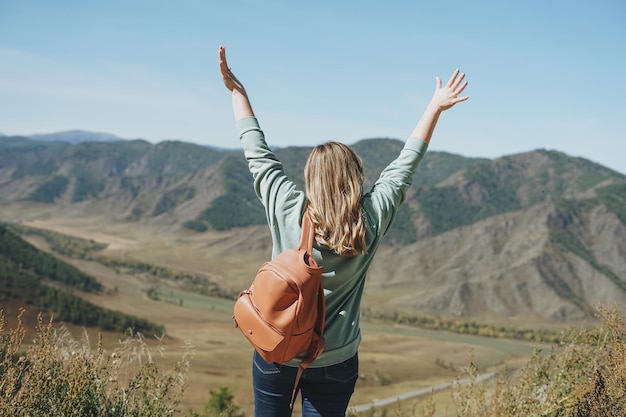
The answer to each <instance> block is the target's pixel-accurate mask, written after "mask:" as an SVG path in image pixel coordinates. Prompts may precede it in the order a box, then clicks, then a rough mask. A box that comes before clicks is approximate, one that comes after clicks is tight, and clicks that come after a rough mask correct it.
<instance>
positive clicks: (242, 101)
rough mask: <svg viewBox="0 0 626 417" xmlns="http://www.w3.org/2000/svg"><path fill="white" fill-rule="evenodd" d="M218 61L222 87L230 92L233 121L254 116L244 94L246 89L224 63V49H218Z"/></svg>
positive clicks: (221, 47)
mask: <svg viewBox="0 0 626 417" xmlns="http://www.w3.org/2000/svg"><path fill="white" fill-rule="evenodd" d="M219 61H220V72H221V73H222V81H224V85H225V86H226V88H228V89H229V90H230V91H231V92H232V101H233V113H234V116H235V120H240V119H242V118H244V117H249V116H254V112H253V111H252V106H251V105H250V100H249V99H248V94H247V93H246V89H245V88H243V84H241V81H239V80H238V79H237V77H235V74H233V72H232V71H231V70H230V68H229V67H228V62H226V48H224V47H223V46H220V49H219Z"/></svg>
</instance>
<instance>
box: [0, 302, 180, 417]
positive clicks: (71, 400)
mask: <svg viewBox="0 0 626 417" xmlns="http://www.w3.org/2000/svg"><path fill="white" fill-rule="evenodd" d="M23 312H24V311H23V310H22V311H21V313H20V315H19V316H18V325H17V327H16V328H14V329H12V330H10V331H9V332H8V333H7V332H6V321H5V316H4V313H3V312H2V311H0V415H3V416H16V417H19V416H35V415H54V416H94V417H95V416H110V417H123V416H157V417H160V416H172V415H174V413H175V412H176V411H177V410H176V407H177V406H178V403H179V401H180V397H181V395H182V393H183V391H184V389H185V388H186V386H187V379H186V373H187V370H188V366H189V358H190V351H189V350H187V351H186V352H185V353H184V354H183V356H182V358H181V359H180V360H179V361H178V363H177V364H176V365H175V366H174V368H173V369H172V370H170V371H167V372H165V371H163V370H161V369H160V368H159V367H158V366H157V365H156V362H155V354H157V353H161V354H162V353H163V347H162V345H159V346H158V347H157V348H154V349H151V348H149V347H148V345H147V344H146V342H145V340H144V339H143V337H142V336H141V334H139V333H138V334H131V335H129V336H128V337H127V339H125V340H124V341H122V342H120V344H119V346H118V347H117V348H116V349H114V350H113V351H112V352H111V353H108V352H106V351H105V350H104V348H103V347H102V342H101V340H99V341H98V345H97V348H96V350H95V351H94V350H93V349H92V348H91V346H90V343H89V339H88V337H87V334H86V333H85V334H84V335H83V338H82V339H81V340H77V339H75V338H74V337H73V336H72V335H71V334H70V332H69V331H68V330H67V329H66V328H64V327H60V328H57V329H55V328H53V326H52V320H50V321H49V322H48V323H44V321H43V319H42V316H41V315H40V316H39V319H38V325H37V331H36V338H35V341H34V342H33V343H32V345H31V346H30V347H29V348H28V350H27V351H26V352H20V351H19V348H20V346H21V344H22V342H23V339H24V335H25V333H26V330H25V327H24V325H23V323H22V315H23Z"/></svg>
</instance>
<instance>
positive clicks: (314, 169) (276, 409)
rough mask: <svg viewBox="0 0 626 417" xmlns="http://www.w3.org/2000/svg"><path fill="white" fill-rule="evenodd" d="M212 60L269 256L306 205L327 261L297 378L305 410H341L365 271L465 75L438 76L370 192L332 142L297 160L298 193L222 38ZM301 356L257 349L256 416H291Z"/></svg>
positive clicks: (339, 414)
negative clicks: (309, 346)
mask: <svg viewBox="0 0 626 417" xmlns="http://www.w3.org/2000/svg"><path fill="white" fill-rule="evenodd" d="M219 64H220V71H221V73H222V79H223V81H224V85H225V86H226V88H228V90H230V91H231V93H232V104H233V112H234V115H235V120H236V123H237V128H238V130H239V134H240V139H241V142H242V144H243V148H244V153H245V157H246V159H247V161H248V165H249V168H250V171H251V173H252V176H253V178H254V188H255V191H256V193H257V195H258V197H259V199H260V200H261V202H262V203H263V205H264V207H265V211H266V216H267V221H268V224H269V227H270V232H271V236H272V242H273V249H272V256H276V255H278V254H279V253H281V252H282V251H284V250H285V249H287V248H295V247H297V246H298V243H299V241H300V233H301V229H300V224H301V220H302V216H303V213H304V212H305V210H306V211H308V213H309V215H310V218H311V221H312V222H313V224H314V225H315V234H316V236H315V245H314V249H313V257H314V258H315V260H316V261H317V263H318V265H320V266H322V267H323V268H324V274H323V281H324V292H325V301H326V322H325V329H324V339H325V342H326V346H325V349H324V353H322V355H321V356H320V357H318V358H317V359H316V360H315V361H314V362H313V364H312V365H310V367H309V368H308V369H307V370H306V371H305V373H304V374H303V375H302V378H301V380H300V384H299V390H300V393H301V396H302V414H303V416H306V417H309V416H323V417H335V416H336V417H343V416H345V414H346V410H347V407H348V403H349V401H350V397H351V396H352V393H353V392H354V387H355V384H356V380H357V377H358V356H357V350H358V346H359V343H360V341H361V332H360V328H359V314H360V302H361V296H362V294H363V287H364V284H365V277H366V272H367V270H368V267H369V266H370V264H371V262H372V259H373V256H374V254H375V253H376V250H377V249H378V247H379V245H380V240H381V238H382V237H383V235H384V234H385V233H386V232H387V230H388V229H389V226H390V224H391V222H392V221H393V218H394V216H395V213H396V211H397V209H398V206H399V205H400V204H401V203H402V201H403V200H404V195H405V192H406V190H407V189H408V188H409V186H410V185H411V181H412V178H413V174H414V173H415V170H416V168H417V165H418V163H419V161H420V160H421V159H422V156H423V155H424V153H425V152H426V148H427V146H428V143H429V142H430V138H431V136H432V133H433V130H434V128H435V125H436V123H437V120H438V118H439V115H440V114H441V112H442V111H444V110H447V109H449V108H450V107H452V106H454V105H455V104H457V103H459V102H461V101H465V100H467V98H468V97H467V96H463V97H459V95H460V94H461V93H462V92H463V90H464V89H465V87H466V86H467V82H463V79H464V74H459V71H458V70H456V71H455V72H454V74H453V75H452V77H451V78H450V81H448V83H447V84H446V85H445V86H443V85H442V82H441V80H440V79H439V78H438V77H437V87H436V89H435V93H434V94H433V97H432V99H431V100H430V103H429V104H428V106H427V107H426V110H425V111H424V114H423V115H422V117H421V118H420V120H419V122H418V123H417V125H416V126H415V129H414V130H413V132H412V134H411V135H410V137H409V139H408V140H407V142H406V144H405V145H404V148H403V149H402V151H401V152H400V155H399V156H398V157H397V158H396V159H395V160H394V161H393V162H392V163H391V164H389V166H387V168H385V169H384V170H383V172H382V173H381V174H380V177H379V178H378V180H377V181H376V183H375V184H374V186H373V187H372V189H371V190H370V191H369V192H368V193H366V194H364V193H363V190H362V187H363V165H362V163H361V160H360V159H359V157H358V156H357V155H356V154H355V153H354V152H353V151H352V150H351V149H350V148H349V147H348V146H346V145H343V144H341V143H338V142H329V143H325V144H323V145H319V146H317V147H315V148H314V149H313V151H312V152H311V154H310V155H309V157H308V160H307V162H306V166H305V168H304V174H305V188H306V189H305V192H303V191H301V190H298V189H296V186H295V185H294V183H293V182H292V181H291V180H289V178H287V177H286V176H285V173H284V171H283V167H282V164H281V162H280V161H279V160H278V159H277V158H276V156H275V155H274V153H273V152H272V151H271V150H270V148H269V147H268V145H267V143H266V142H265V138H264V135H263V132H262V131H261V129H260V127H259V124H258V122H257V119H256V118H255V116H254V112H253V111H252V106H251V105H250V100H249V99H248V95H247V94H246V90H245V89H244V87H243V85H242V84H241V82H239V80H238V79H237V78H236V77H235V76H234V75H233V73H232V72H231V70H230V68H229V67H228V64H227V62H226V51H225V49H224V47H222V46H220V48H219ZM298 364H299V361H298V360H294V361H293V362H289V363H287V364H283V365H281V364H276V363H267V362H265V361H264V360H263V359H262V358H261V356H260V355H259V354H258V353H256V351H255V352H254V357H253V366H252V379H253V386H254V406H255V407H254V415H255V416H256V417H289V416H290V415H291V408H290V406H289V404H290V401H291V394H292V388H293V381H294V379H295V375H296V372H297V368H298Z"/></svg>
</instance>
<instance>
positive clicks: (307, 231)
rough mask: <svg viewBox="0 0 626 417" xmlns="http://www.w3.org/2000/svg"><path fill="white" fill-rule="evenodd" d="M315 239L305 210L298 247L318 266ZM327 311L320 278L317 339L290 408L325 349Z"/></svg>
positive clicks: (297, 377) (300, 375)
mask: <svg viewBox="0 0 626 417" xmlns="http://www.w3.org/2000/svg"><path fill="white" fill-rule="evenodd" d="M314 239H315V227H314V226H313V222H311V219H310V218H309V212H308V211H306V210H305V212H304V215H303V216H302V235H301V236H300V245H299V246H298V249H299V250H301V249H305V250H306V253H307V254H308V257H309V262H310V263H313V264H314V265H315V266H317V263H316V262H315V260H314V259H313V255H312V253H313V240H314ZM325 312H326V300H325V299H324V283H323V282H322V280H320V285H319V289H318V296H317V320H316V322H315V340H314V341H313V343H312V345H311V346H310V348H309V350H308V351H307V353H306V356H305V357H304V359H302V362H300V366H298V373H297V374H296V380H295V382H294V386H293V391H292V393H291V402H290V403H289V408H293V401H294V400H295V398H296V390H297V389H298V383H299V382H300V378H301V377H302V373H303V372H304V370H305V369H306V368H308V367H309V365H310V364H311V363H313V361H314V360H315V359H316V358H317V357H318V356H319V355H320V354H321V353H322V352H323V351H324V336H323V334H324V320H325V318H326V317H325Z"/></svg>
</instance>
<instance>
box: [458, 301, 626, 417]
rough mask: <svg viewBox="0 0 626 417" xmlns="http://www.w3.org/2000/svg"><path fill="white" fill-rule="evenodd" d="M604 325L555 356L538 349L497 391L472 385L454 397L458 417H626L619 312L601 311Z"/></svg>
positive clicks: (624, 345) (505, 375)
mask: <svg viewBox="0 0 626 417" xmlns="http://www.w3.org/2000/svg"><path fill="white" fill-rule="evenodd" d="M598 317H599V318H600V319H601V320H602V323H603V326H601V327H599V328H594V329H586V330H584V329H583V330H578V331H572V332H571V334H570V335H569V336H568V337H566V338H565V340H564V341H563V342H561V343H559V344H558V345H555V346H554V347H553V348H552V350H551V352H549V353H548V354H546V355H541V354H540V353H541V352H540V351H539V350H537V351H536V352H535V354H534V355H533V356H532V358H531V359H530V361H529V362H528V363H527V364H526V365H525V366H524V367H523V368H522V369H521V370H520V371H519V372H518V373H517V374H513V373H510V372H508V371H506V370H503V371H501V372H500V373H499V377H498V381H497V382H496V385H495V387H494V388H493V389H491V390H487V389H486V388H485V386H483V385H480V384H477V383H476V377H477V375H478V370H477V367H476V366H475V364H473V363H470V366H469V367H468V368H467V373H468V374H469V377H470V383H469V384H468V385H466V386H463V387H461V388H459V389H457V390H456V391H455V393H454V395H453V398H454V400H455V404H456V408H457V415H459V416H467V417H474V416H476V417H478V416H481V417H490V416H493V417H495V416H498V417H507V416H554V417H556V416H562V417H579V416H588V417H601V416H602V417H604V416H624V415H626V389H625V388H624V387H626V331H625V330H624V322H623V320H622V318H621V317H620V316H619V315H618V313H617V308H616V307H612V308H610V309H607V308H604V307H600V308H599V309H598Z"/></svg>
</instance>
